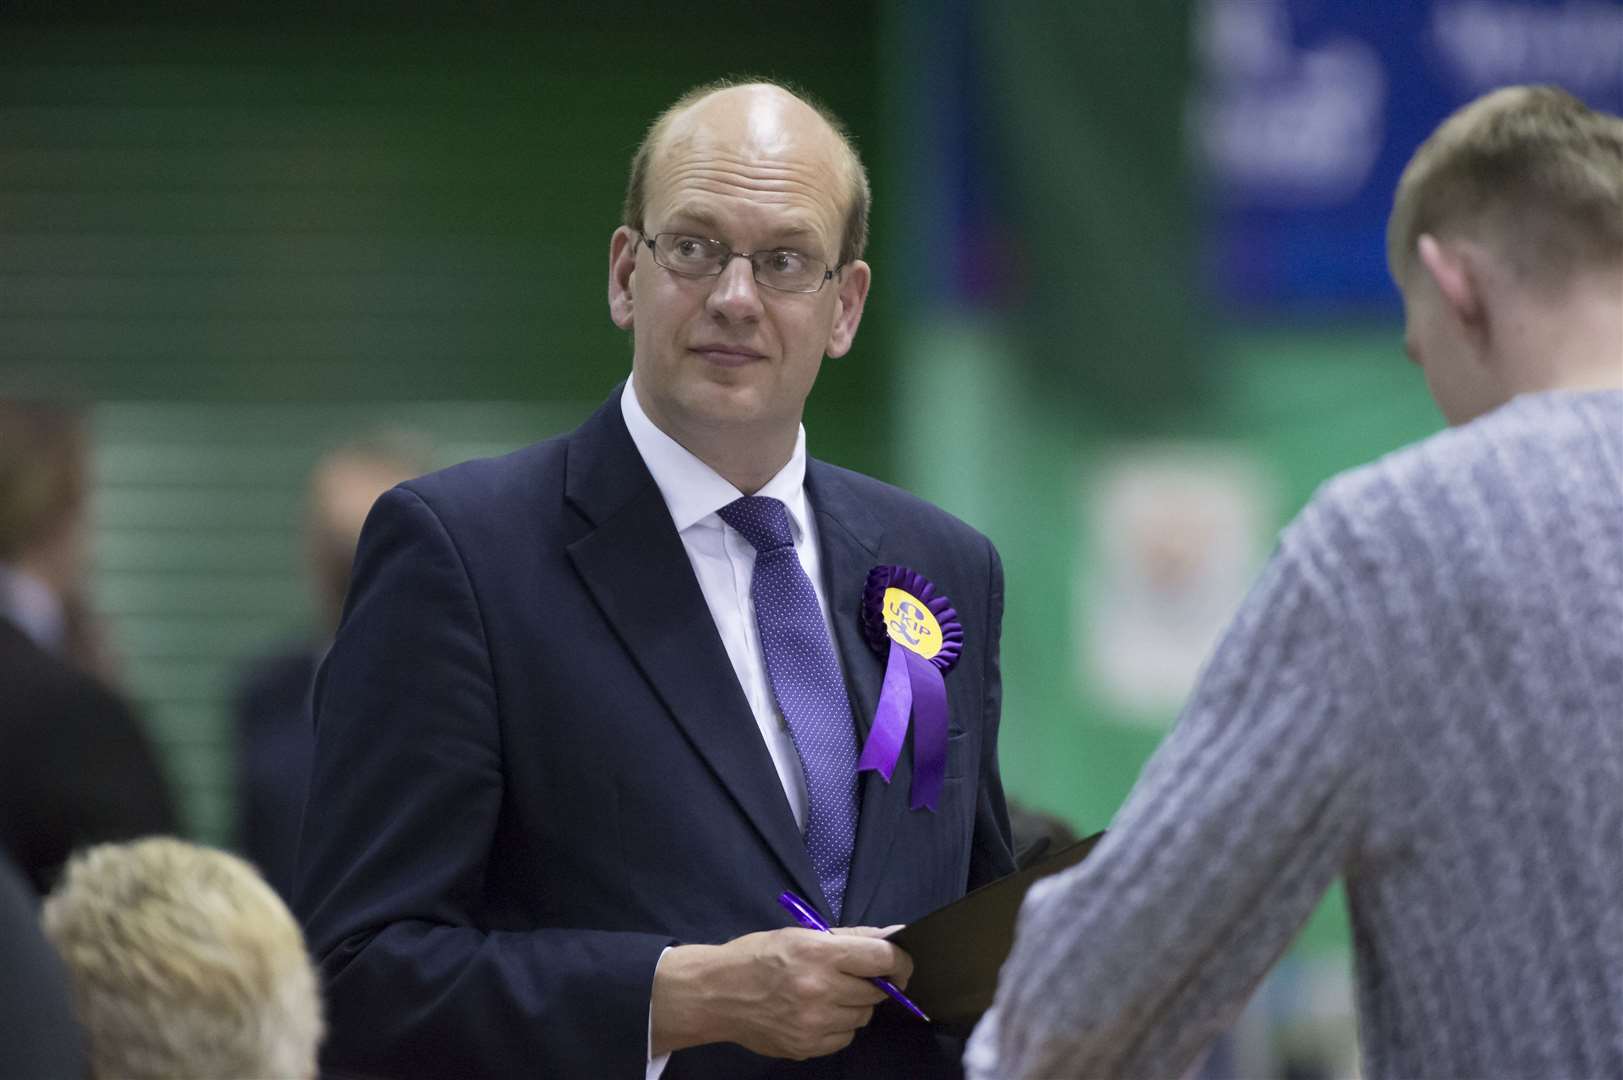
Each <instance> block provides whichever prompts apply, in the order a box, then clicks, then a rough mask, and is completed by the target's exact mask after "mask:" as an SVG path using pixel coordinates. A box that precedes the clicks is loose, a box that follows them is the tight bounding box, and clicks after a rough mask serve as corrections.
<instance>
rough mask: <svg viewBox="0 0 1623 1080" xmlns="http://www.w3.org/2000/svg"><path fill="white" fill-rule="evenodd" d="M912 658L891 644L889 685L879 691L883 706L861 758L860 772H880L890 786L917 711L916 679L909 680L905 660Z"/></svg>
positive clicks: (886, 664) (875, 714)
mask: <svg viewBox="0 0 1623 1080" xmlns="http://www.w3.org/2000/svg"><path fill="white" fill-rule="evenodd" d="M911 655H913V654H912V653H910V652H908V651H907V650H906V649H904V648H902V647H901V646H900V645H898V644H896V643H895V642H894V641H893V642H891V643H890V658H889V659H888V660H887V661H886V662H885V682H884V685H883V686H882V687H881V688H880V690H879V707H878V708H876V709H875V710H874V714H873V727H872V728H871V729H870V730H869V731H868V741H867V742H866V743H864V744H863V746H862V756H861V757H859V758H857V772H862V771H864V770H866V769H877V770H878V771H879V775H880V776H883V777H884V778H885V783H887V784H888V783H890V778H891V776H892V775H893V774H894V773H895V772H896V761H897V759H898V758H900V757H901V756H902V743H903V742H905V741H906V739H907V717H908V714H909V713H911V712H912V711H913V680H912V679H910V678H908V663H907V661H906V660H905V659H904V657H908V656H911Z"/></svg>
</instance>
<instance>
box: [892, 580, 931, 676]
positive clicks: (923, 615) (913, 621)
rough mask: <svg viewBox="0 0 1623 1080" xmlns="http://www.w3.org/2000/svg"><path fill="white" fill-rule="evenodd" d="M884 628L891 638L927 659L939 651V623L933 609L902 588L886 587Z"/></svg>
mask: <svg viewBox="0 0 1623 1080" xmlns="http://www.w3.org/2000/svg"><path fill="white" fill-rule="evenodd" d="M884 610H885V630H886V632H887V633H889V634H890V639H891V640H892V641H894V642H896V643H897V644H898V645H900V646H902V648H904V649H911V650H912V651H913V652H916V653H918V654H919V655H920V656H922V657H924V658H925V659H926V660H928V659H930V658H931V657H933V656H934V655H935V654H936V653H938V652H940V651H941V644H942V641H941V624H940V623H939V622H937V621H936V617H935V613H934V612H933V611H931V610H930V609H929V608H928V607H926V606H925V605H924V604H922V603H920V602H919V600H918V598H917V597H915V596H914V595H913V594H912V593H910V592H908V591H907V590H905V589H897V588H894V587H893V588H889V589H886V590H885V609H884Z"/></svg>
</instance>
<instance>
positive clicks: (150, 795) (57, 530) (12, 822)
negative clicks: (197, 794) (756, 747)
mask: <svg viewBox="0 0 1623 1080" xmlns="http://www.w3.org/2000/svg"><path fill="white" fill-rule="evenodd" d="M88 458H89V447H88V441H87V439H86V437H85V433H84V430H83V426H82V424H81V421H80V419H79V417H78V416H77V415H75V414H74V413H73V412H71V411H70V410H67V409H65V408H61V407H57V406H53V405H47V404H42V403H24V402H15V401H0V846H3V847H4V849H5V850H6V851H7V852H9V853H10V855H11V857H12V858H13V859H14V860H15V861H16V863H17V864H18V866H19V867H20V868H21V869H22V871H23V872H24V873H25V874H26V875H27V876H28V878H29V880H30V881H31V882H32V883H33V884H34V887H35V889H36V890H38V891H39V892H40V893H44V892H45V891H46V890H47V889H48V888H49V887H50V881H51V877H52V875H53V874H54V873H55V872H56V870H57V869H58V868H59V867H60V866H61V865H62V863H63V862H65V861H66V860H67V857H68V854H69V853H70V852H71V851H72V850H73V849H74V848H76V847H79V846H80V845H83V844H89V843H94V842H96V841H101V840H116V839H122V838H126V837H132V836H139V835H141V834H143V833H161V832H173V831H175V827H176V821H175V812H174V808H173V804H172V803H171V801H170V795H169V790H168V787H167V785H166V783H165V780H164V776H163V771H162V769H161V768H160V766H159V763H158V759H157V757H156V755H155V754H154V752H153V748H152V746H151V744H150V743H149V742H148V740H147V737H146V735H145V733H144V731H143V730H142V727H141V724H140V722H139V721H138V720H137V718H136V717H135V715H134V713H133V712H132V711H131V709H130V707H129V706H128V705H127V704H126V703H125V702H124V701H123V700H122V699H121V698H120V697H119V696H118V695H117V694H116V693H114V692H113V690H111V689H110V688H109V687H108V686H106V685H105V684H104V683H103V682H102V681H101V680H100V679H99V678H98V677H97V676H96V675H95V674H94V673H93V672H92V671H89V670H86V664H85V662H84V655H83V653H82V651H80V652H77V653H76V651H75V642H76V641H82V640H83V636H82V635H80V634H78V633H76V631H75V627H76V625H78V626H83V625H84V620H83V619H77V620H76V617H75V612H83V611H85V610H87V607H86V605H84V603H83V601H82V596H83V591H84V579H85V575H86V563H87V546H88V536H87V531H88V522H87V516H86V501H87V494H88V488H89V469H88Z"/></svg>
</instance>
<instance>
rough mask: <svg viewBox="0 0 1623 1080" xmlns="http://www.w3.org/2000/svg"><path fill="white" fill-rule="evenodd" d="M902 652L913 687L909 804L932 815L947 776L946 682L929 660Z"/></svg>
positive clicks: (915, 654) (939, 670)
mask: <svg viewBox="0 0 1623 1080" xmlns="http://www.w3.org/2000/svg"><path fill="white" fill-rule="evenodd" d="M902 652H903V654H904V655H905V656H906V657H907V674H908V676H909V678H908V681H909V682H910V683H912V686H913V790H912V793H911V801H910V802H909V804H908V805H909V806H910V807H911V808H912V809H914V810H917V809H919V808H920V807H921V806H927V807H929V808H930V810H931V811H932V812H933V811H934V810H935V806H936V800H937V799H938V798H939V797H940V795H941V784H942V781H943V779H944V778H945V777H946V774H947V683H946V680H944V679H942V677H941V669H940V668H938V667H936V666H935V665H934V664H932V663H930V661H928V660H926V659H924V657H922V656H919V655H918V654H917V653H914V652H909V651H908V650H906V649H903V650H902ZM886 677H887V680H888V678H889V675H888V673H887V676H886Z"/></svg>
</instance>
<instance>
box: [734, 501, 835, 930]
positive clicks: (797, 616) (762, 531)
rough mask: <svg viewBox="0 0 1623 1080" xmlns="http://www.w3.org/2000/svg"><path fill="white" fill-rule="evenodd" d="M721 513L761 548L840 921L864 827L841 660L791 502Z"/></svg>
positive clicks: (815, 857)
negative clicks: (801, 549)
mask: <svg viewBox="0 0 1623 1080" xmlns="http://www.w3.org/2000/svg"><path fill="white" fill-rule="evenodd" d="M719 513H720V514H721V520H723V521H725V522H726V523H727V524H729V525H731V526H732V527H733V528H735V529H737V530H738V532H739V533H740V534H741V535H742V536H743V537H744V539H746V540H748V541H749V542H750V545H751V546H752V547H754V548H755V576H754V578H753V579H751V581H750V599H751V600H753V601H755V625H756V626H757V627H758V628H759V629H760V631H761V651H762V652H763V653H765V654H766V673H767V676H768V678H769V679H770V680H771V683H772V692H773V694H774V695H775V696H776V697H777V699H778V708H779V709H781V710H782V711H783V715H784V718H785V719H786V720H788V721H789V733H790V735H792V736H793V737H794V740H795V749H796V750H798V751H799V752H800V767H801V769H802V771H803V772H804V773H805V776H806V794H807V799H808V802H809V803H810V806H809V807H808V809H807V812H806V850H807V851H808V852H810V853H811V860H812V866H814V867H816V869H817V880H818V882H819V883H820V884H821V885H822V886H823V895H824V896H825V897H827V898H828V904H829V909H830V910H829V914H830V915H832V916H833V920H832V921H834V922H838V921H839V918H840V908H841V906H842V905H843V903H844V901H845V881H846V876H847V874H848V873H849V872H850V868H851V847H852V844H853V843H854V842H855V839H856V832H857V732H856V726H855V723H854V722H853V719H852V715H851V699H850V698H849V697H847V696H846V692H845V679H844V677H843V676H842V675H841V674H840V661H839V658H838V657H837V656H836V655H835V653H834V642H833V641H832V640H830V639H829V635H828V625H827V624H826V623H825V622H824V621H823V612H822V610H821V609H820V608H819V607H818V606H817V593H816V592H814V591H813V590H812V583H811V579H810V578H809V577H807V576H806V570H805V568H804V567H802V566H801V565H800V556H798V555H796V554H795V542H794V534H793V533H792V532H791V531H790V526H789V511H788V509H787V508H786V507H785V506H784V505H783V503H781V502H779V501H778V500H777V499H768V498H763V497H761V496H756V495H746V496H745V497H744V498H742V499H738V500H735V501H734V502H731V503H729V504H728V505H726V506H724V507H722V508H721V510H720V511H719Z"/></svg>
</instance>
